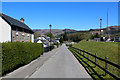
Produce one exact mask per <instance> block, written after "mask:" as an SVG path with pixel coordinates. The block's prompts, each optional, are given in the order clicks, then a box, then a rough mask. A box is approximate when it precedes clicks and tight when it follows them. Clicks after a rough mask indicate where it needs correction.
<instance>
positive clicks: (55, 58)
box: [5, 45, 91, 78]
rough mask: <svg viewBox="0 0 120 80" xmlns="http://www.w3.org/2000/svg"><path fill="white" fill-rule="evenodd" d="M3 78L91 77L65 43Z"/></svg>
mask: <svg viewBox="0 0 120 80" xmlns="http://www.w3.org/2000/svg"><path fill="white" fill-rule="evenodd" d="M5 78H91V76H90V75H89V74H88V73H87V72H86V70H85V69H84V68H83V66H82V65H81V64H80V63H79V62H78V61H77V59H76V58H75V57H74V55H73V54H72V53H71V52H70V51H69V50H68V49H67V47H66V46H65V45H62V46H61V47H59V48H57V49H54V50H52V51H50V52H48V53H45V54H44V55H43V56H41V57H40V58H38V59H37V60H35V61H33V62H31V63H30V64H28V65H26V66H23V67H22V68H20V69H18V70H16V71H14V72H12V73H10V74H8V75H7V76H5Z"/></svg>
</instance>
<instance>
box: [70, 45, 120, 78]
mask: <svg viewBox="0 0 120 80" xmlns="http://www.w3.org/2000/svg"><path fill="white" fill-rule="evenodd" d="M69 48H71V49H72V50H74V51H75V52H76V53H78V54H79V55H81V56H83V57H84V58H85V59H87V60H88V61H90V62H92V63H93V64H95V67H96V66H97V67H99V68H100V69H102V70H103V71H105V75H107V74H109V75H110V76H112V77H113V78H115V79H117V80H120V77H118V76H116V75H115V74H113V73H111V72H110V71H108V64H109V65H112V66H114V67H116V68H118V69H120V65H118V64H115V63H113V62H110V61H108V60H107V57H105V59H103V58H100V57H97V54H96V53H95V55H93V54H91V53H89V52H86V51H84V50H81V49H78V48H75V47H72V46H69ZM81 52H83V54H81ZM76 53H75V55H77V57H79V58H80V59H82V58H81V57H80V56H79V55H78V54H76ZM85 54H87V55H88V57H86V56H85ZM89 55H90V56H92V57H94V58H95V61H93V60H90V59H89ZM97 59H98V60H101V61H103V62H105V68H103V67H102V66H100V65H99V64H97ZM82 61H83V62H84V63H85V64H87V63H86V62H85V61H84V60H83V59H82ZM87 65H89V64H87ZM89 66H90V65H89ZM90 67H91V66H90ZM91 68H92V67H91ZM93 70H94V69H93ZM96 74H97V73H96ZM97 75H98V74H97ZM98 76H99V77H100V78H101V79H103V78H102V77H101V76H100V75H98Z"/></svg>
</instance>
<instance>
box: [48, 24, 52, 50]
mask: <svg viewBox="0 0 120 80" xmlns="http://www.w3.org/2000/svg"><path fill="white" fill-rule="evenodd" d="M49 27H50V50H51V27H52V25H51V24H50V25H49Z"/></svg>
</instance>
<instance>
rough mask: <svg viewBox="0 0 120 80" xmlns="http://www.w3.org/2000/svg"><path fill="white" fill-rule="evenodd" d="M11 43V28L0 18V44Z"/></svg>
mask: <svg viewBox="0 0 120 80" xmlns="http://www.w3.org/2000/svg"><path fill="white" fill-rule="evenodd" d="M8 41H10V42H11V26H10V25H9V24H8V23H7V22H6V21H4V20H3V19H2V18H1V17H0V42H1V43H2V42H8Z"/></svg>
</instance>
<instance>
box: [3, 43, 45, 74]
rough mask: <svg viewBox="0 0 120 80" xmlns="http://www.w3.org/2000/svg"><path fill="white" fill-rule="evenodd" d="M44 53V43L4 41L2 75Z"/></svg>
mask: <svg viewBox="0 0 120 80" xmlns="http://www.w3.org/2000/svg"><path fill="white" fill-rule="evenodd" d="M43 53H44V47H43V44H38V43H22V42H14V43H2V75H5V74H6V73H9V72H11V71H13V70H15V69H17V68H19V67H21V66H23V65H25V64H28V63H30V62H31V61H32V60H34V59H36V58H38V57H40V55H42V54H43Z"/></svg>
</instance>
